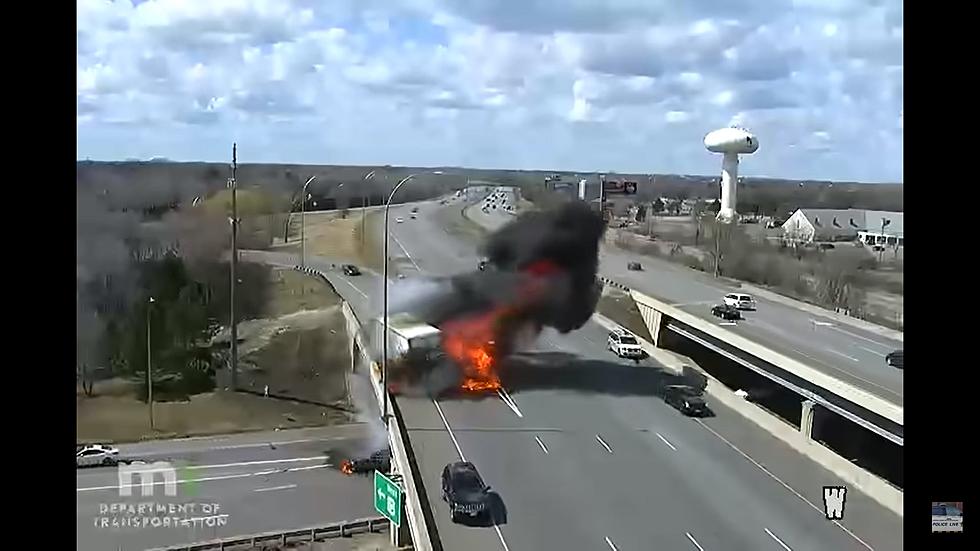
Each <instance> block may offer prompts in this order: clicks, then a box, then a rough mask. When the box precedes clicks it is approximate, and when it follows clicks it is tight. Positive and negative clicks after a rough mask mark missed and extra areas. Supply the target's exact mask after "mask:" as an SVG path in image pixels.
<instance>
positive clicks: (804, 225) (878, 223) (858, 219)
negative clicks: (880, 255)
mask: <svg viewBox="0 0 980 551" xmlns="http://www.w3.org/2000/svg"><path fill="white" fill-rule="evenodd" d="M903 222H904V213H901V212H887V211H881V210H862V209H797V211H796V212H794V213H793V215H792V216H790V217H789V219H787V220H786V223H784V224H783V225H782V230H783V237H784V238H785V239H786V240H787V241H790V242H795V243H813V242H815V241H856V240H860V241H861V242H862V243H864V244H865V245H869V246H871V245H882V246H892V247H894V246H898V247H903V246H904V245H905V231H904V229H905V226H904V223H903Z"/></svg>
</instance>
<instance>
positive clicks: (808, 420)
mask: <svg viewBox="0 0 980 551" xmlns="http://www.w3.org/2000/svg"><path fill="white" fill-rule="evenodd" d="M814 405H816V404H815V403H814V402H813V401H812V400H804V401H803V410H802V411H801V412H800V432H802V433H803V437H804V438H806V440H807V442H809V441H810V440H811V439H812V437H813V406H814Z"/></svg>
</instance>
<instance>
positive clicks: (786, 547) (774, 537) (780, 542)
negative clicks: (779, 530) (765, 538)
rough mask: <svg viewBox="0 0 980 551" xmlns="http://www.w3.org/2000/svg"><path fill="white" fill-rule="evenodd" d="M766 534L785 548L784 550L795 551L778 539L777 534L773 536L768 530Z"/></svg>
mask: <svg viewBox="0 0 980 551" xmlns="http://www.w3.org/2000/svg"><path fill="white" fill-rule="evenodd" d="M766 533H767V534H769V537H771V538H772V539H774V540H776V543H778V544H779V545H782V546H783V549H785V550H786V551H793V550H792V549H790V548H789V546H788V545H786V544H785V543H783V540H781V539H779V538H777V537H776V534H773V533H772V532H771V531H770V530H769V529H768V528H766Z"/></svg>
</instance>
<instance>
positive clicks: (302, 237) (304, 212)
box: [299, 176, 316, 268]
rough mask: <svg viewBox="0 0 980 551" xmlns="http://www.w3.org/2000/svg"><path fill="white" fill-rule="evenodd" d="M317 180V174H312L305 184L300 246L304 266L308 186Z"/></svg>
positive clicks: (304, 265)
mask: <svg viewBox="0 0 980 551" xmlns="http://www.w3.org/2000/svg"><path fill="white" fill-rule="evenodd" d="M313 180H316V176H310V179H309V180H307V181H306V183H305V184H303V192H302V195H303V214H302V215H300V222H299V248H300V261H299V264H300V266H302V267H304V268H305V267H306V186H308V185H310V182H312V181H313Z"/></svg>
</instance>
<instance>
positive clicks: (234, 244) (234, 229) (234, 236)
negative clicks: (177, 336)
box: [229, 143, 238, 392]
mask: <svg viewBox="0 0 980 551" xmlns="http://www.w3.org/2000/svg"><path fill="white" fill-rule="evenodd" d="M237 172H238V144H237V143H233V144H232V146H231V292H230V293H229V296H230V298H231V390H232V392H234V391H236V390H238V318H237V317H236V313H235V287H237V286H238V279H237V276H236V275H235V268H237V267H238V180H237V176H238V174H237Z"/></svg>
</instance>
